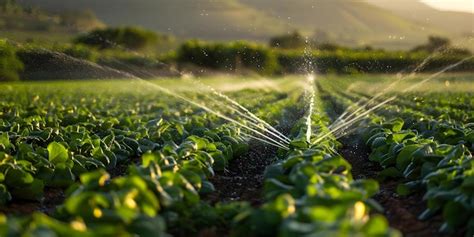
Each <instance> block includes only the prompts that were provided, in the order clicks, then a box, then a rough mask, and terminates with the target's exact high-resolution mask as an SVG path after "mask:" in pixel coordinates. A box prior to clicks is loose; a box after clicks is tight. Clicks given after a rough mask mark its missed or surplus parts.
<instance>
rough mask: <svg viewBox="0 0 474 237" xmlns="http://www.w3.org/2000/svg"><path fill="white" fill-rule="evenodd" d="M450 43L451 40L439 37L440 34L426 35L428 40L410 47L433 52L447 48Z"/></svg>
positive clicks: (415, 49)
mask: <svg viewBox="0 0 474 237" xmlns="http://www.w3.org/2000/svg"><path fill="white" fill-rule="evenodd" d="M450 45H451V41H450V40H449V39H448V38H444V37H440V36H430V37H428V42H427V43H425V44H422V45H419V46H417V47H415V48H414V49H412V51H427V52H430V53H432V52H435V51H437V50H443V49H447V48H449V47H450Z"/></svg>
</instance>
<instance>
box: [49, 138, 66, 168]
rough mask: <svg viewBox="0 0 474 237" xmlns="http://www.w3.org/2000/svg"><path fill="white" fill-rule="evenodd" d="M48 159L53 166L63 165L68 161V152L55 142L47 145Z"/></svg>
mask: <svg viewBox="0 0 474 237" xmlns="http://www.w3.org/2000/svg"><path fill="white" fill-rule="evenodd" d="M48 158H49V161H50V162H51V163H53V164H54V165H60V164H65V163H66V162H68V160H69V154H68V150H67V149H66V148H65V147H64V146H63V145H61V144H59V143H57V142H52V143H50V144H49V145H48Z"/></svg>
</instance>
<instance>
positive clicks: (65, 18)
mask: <svg viewBox="0 0 474 237" xmlns="http://www.w3.org/2000/svg"><path fill="white" fill-rule="evenodd" d="M103 26H104V23H102V22H101V21H100V20H98V19H97V18H96V16H95V15H94V13H93V12H91V11H86V10H80V11H77V10H73V9H70V10H67V11H63V12H61V13H57V14H51V13H49V12H46V11H43V10H42V9H39V8H37V7H33V6H32V7H23V6H21V5H19V4H17V3H16V1H14V0H0V29H1V30H9V31H50V32H54V31H63V32H81V31H88V30H91V29H94V28H98V27H103Z"/></svg>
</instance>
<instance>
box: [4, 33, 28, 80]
mask: <svg viewBox="0 0 474 237" xmlns="http://www.w3.org/2000/svg"><path fill="white" fill-rule="evenodd" d="M21 70H23V63H22V62H21V61H20V60H19V59H18V58H17V56H16V49H15V47H14V46H13V45H11V44H10V43H8V42H7V41H6V40H0V81H16V80H19V75H18V73H19V72H20V71H21Z"/></svg>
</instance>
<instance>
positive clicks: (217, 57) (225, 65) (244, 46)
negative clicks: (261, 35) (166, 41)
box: [177, 40, 278, 74]
mask: <svg viewBox="0 0 474 237" xmlns="http://www.w3.org/2000/svg"><path fill="white" fill-rule="evenodd" d="M177 60H178V62H181V63H193V64H195V65H198V66H202V67H209V68H214V69H224V70H229V71H235V70H238V69H240V68H246V69H251V70H255V71H257V72H259V73H263V74H272V73H275V72H276V71H277V70H278V61H277V58H276V55H275V54H274V53H273V52H272V51H271V50H270V49H268V48H266V47H263V46H259V45H257V44H252V43H248V42H243V41H238V42H233V43H205V42H201V41H196V40H192V41H188V42H186V43H184V44H183V45H182V46H181V47H180V48H179V49H178V52H177Z"/></svg>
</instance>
